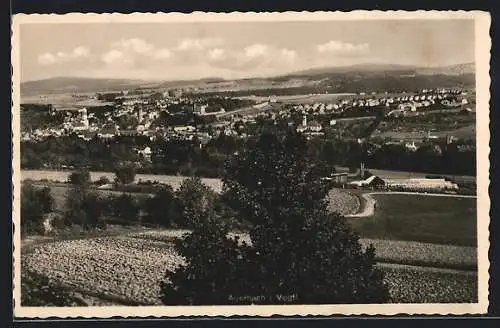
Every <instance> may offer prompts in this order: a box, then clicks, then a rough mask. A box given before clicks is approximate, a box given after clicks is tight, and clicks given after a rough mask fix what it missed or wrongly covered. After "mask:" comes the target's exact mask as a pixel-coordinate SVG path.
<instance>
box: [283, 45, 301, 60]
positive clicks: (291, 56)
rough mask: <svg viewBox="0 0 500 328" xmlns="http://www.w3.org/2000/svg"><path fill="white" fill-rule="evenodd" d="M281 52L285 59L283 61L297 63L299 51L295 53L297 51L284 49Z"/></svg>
mask: <svg viewBox="0 0 500 328" xmlns="http://www.w3.org/2000/svg"><path fill="white" fill-rule="evenodd" d="M280 52H281V56H282V57H283V59H284V60H286V61H287V62H289V63H293V62H295V61H296V60H297V58H298V54H297V51H295V50H290V49H286V48H283V49H281V50H280Z"/></svg>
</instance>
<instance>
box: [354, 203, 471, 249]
mask: <svg viewBox="0 0 500 328" xmlns="http://www.w3.org/2000/svg"><path fill="white" fill-rule="evenodd" d="M373 197H375V199H376V201H377V206H376V210H375V215H374V216H372V217H367V218H352V219H349V221H350V223H351V225H352V226H353V228H354V229H355V230H357V231H358V232H359V233H360V235H361V236H362V237H364V238H375V239H389V240H406V241H418V242H426V243H434V244H450V245H461V246H476V245H477V236H476V224H477V219H476V200H475V199H474V198H454V197H432V196H425V195H381V194H378V195H374V196H373Z"/></svg>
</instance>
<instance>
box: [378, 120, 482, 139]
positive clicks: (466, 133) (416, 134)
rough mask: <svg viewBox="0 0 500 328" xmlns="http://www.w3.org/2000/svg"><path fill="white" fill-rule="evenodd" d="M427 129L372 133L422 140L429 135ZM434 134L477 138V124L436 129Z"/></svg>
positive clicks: (379, 135)
mask: <svg viewBox="0 0 500 328" xmlns="http://www.w3.org/2000/svg"><path fill="white" fill-rule="evenodd" d="M427 131H428V130H427V129H424V128H420V129H418V131H412V130H404V131H394V130H391V131H384V132H375V133H373V134H372V137H380V138H391V139H395V140H400V139H402V140H405V139H415V140H421V139H424V138H426V137H427ZM431 135H432V136H436V137H438V138H444V137H446V136H453V137H455V138H462V139H475V138H476V126H475V124H471V125H467V126H464V127H460V128H457V129H454V130H440V131H434V132H432V133H431Z"/></svg>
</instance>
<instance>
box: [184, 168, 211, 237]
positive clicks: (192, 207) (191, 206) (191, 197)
mask: <svg viewBox="0 0 500 328" xmlns="http://www.w3.org/2000/svg"><path fill="white" fill-rule="evenodd" d="M176 196H177V198H178V200H179V205H180V212H181V216H180V218H181V220H182V221H181V222H177V223H178V224H179V225H180V226H182V227H186V228H194V227H195V226H196V225H197V224H198V223H199V222H200V220H201V219H202V218H203V217H204V216H205V215H206V212H208V211H210V210H212V209H214V208H215V206H216V198H217V195H216V193H215V192H214V191H213V190H212V189H210V187H208V186H206V185H205V184H203V182H202V181H201V179H200V178H199V177H191V178H186V179H184V181H183V182H182V184H181V186H180V188H179V190H177V192H176Z"/></svg>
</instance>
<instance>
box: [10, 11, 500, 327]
mask: <svg viewBox="0 0 500 328" xmlns="http://www.w3.org/2000/svg"><path fill="white" fill-rule="evenodd" d="M283 16H287V17H283ZM352 16H355V17H352ZM78 19H80V20H85V22H86V23H91V22H95V23H98V22H100V23H120V22H122V23H133V22H141V21H144V22H150V23H154V22H158V23H160V22H163V23H175V22H193V21H197V22H199V21H200V19H202V21H204V22H216V21H217V22H220V21H228V22H229V21H232V22H237V21H318V20H325V21H326V20H363V19H370V20H375V19H384V20H388V19H391V20H392V19H475V20H476V38H475V42H476V43H477V42H478V30H477V24H478V22H480V23H481V24H483V25H486V26H487V28H488V31H489V27H490V23H491V18H490V15H489V13H488V12H484V11H476V10H473V11H464V10H460V11H452V10H450V11H437V10H431V11H425V10H416V11H404V10H389V11H381V10H374V11H369V10H353V11H346V12H342V11H336V12H325V11H316V12H309V11H301V12H292V11H286V12H230V13H214V12H201V11H194V12H192V13H178V12H174V13H162V12H157V13H139V12H135V13H129V14H122V13H102V14H97V13H69V14H64V15H59V14H16V15H14V16H13V17H12V25H11V59H12V63H11V69H12V112H11V114H12V169H13V171H12V190H13V206H12V210H13V232H14V238H13V244H12V247H13V264H14V270H13V271H14V274H13V307H14V316H16V317H17V318H32V319H42V318H43V319H46V318H58V319H61V318H80V319H82V318H102V319H110V318H115V319H118V318H159V317H175V318H193V317H211V318H216V317H225V318H229V317H276V316H279V317H288V316H299V317H305V316H309V317H310V316H332V315H337V316H340V317H343V316H351V315H363V316H374V315H383V316H395V315H474V314H484V313H486V312H487V308H488V283H489V279H486V281H485V280H484V277H483V278H480V276H481V275H484V274H486V278H488V276H489V274H488V273H489V258H488V249H489V238H486V239H485V238H484V236H483V237H482V238H478V242H479V243H480V245H479V247H478V262H479V264H480V268H479V270H478V279H479V284H478V285H479V286H478V288H479V291H478V292H479V293H478V297H479V302H478V303H473V304H441V303H439V304H380V305H378V304H367V305H365V304H363V305H357V304H352V305H313V306H312V305H299V306H294V305H282V306H201V307H183V306H176V307H140V308H138V307H114V306H113V307H85V308H81V307H75V308H60V307H59V308H58V307H53V308H40V307H22V306H16V300H17V303H18V304H19V302H20V288H19V287H18V288H16V285H17V286H19V283H20V249H19V248H16V247H15V245H16V242H17V243H19V242H20V232H19V229H15V227H16V224H17V225H19V210H20V208H19V205H20V199H19V196H20V195H19V185H20V176H19V175H20V167H19V164H20V159H19V155H20V154H19V151H20V149H19V147H20V143H19V140H20V139H19V128H20V127H19V105H20V103H19V99H20V98H19V96H20V95H19V92H20V85H19V83H18V81H19V65H18V64H19V58H18V56H19V49H18V39H17V38H18V37H19V25H20V24H33V23H49V24H50V23H76V22H75V20H78ZM80 22H81V21H80ZM483 29H484V26H483ZM481 32H483V33H484V32H485V31H484V30H482V31H481ZM486 35H487V36H488V37H486ZM480 37H481V38H483V39H485V40H482V42H486V47H489V49H490V50H489V51H486V53H487V56H488V60H487V61H485V58H482V57H484V55H483V56H481V57H478V56H477V55H478V46H477V44H476V86H478V84H485V83H487V85H490V75H489V67H490V66H489V64H490V60H489V59H490V51H491V39H490V34H489V33H487V34H484V35H480ZM486 39H487V40H486ZM483 50H484V49H483ZM481 60H483V61H485V63H487V65H488V66H487V67H488V70H486V75H485V76H481V75H482V74H478V73H480V69H479V68H478V63H480V61H481ZM485 63H481V64H482V65H485ZM478 75H479V77H478ZM480 79H483V80H482V81H481V82H479V80H480ZM477 90H480V88H477V87H476V92H477ZM480 94H481V100H480V103H489V99H490V88H489V87H488V88H484V87H483V88H482V89H481V93H480ZM486 95H487V97H486ZM483 98H486V99H487V101H486V99H483ZM478 99H479V98H478ZM488 107H489V105H488ZM488 113H489V110H488ZM487 120H488V121H487V122H488V124H487V125H488V126H489V116H488V118H487ZM476 133H477V134H478V136H479V130H478V129H476ZM483 134H484V133H483ZM483 138H486V139H488V143H486V145H487V147H488V152H487V154H486V159H487V160H488V168H489V159H488V155H489V150H490V149H489V129H488V133H486V134H485V135H484V136H483ZM483 146H484V145H483ZM480 157H481V156H480V155H479V154H478V155H477V159H478V162H479V160H480V159H481V158H480ZM478 164H479V163H478ZM480 173H481V170H479V165H478V174H480ZM488 173H489V170H488ZM483 178H484V177H483ZM478 182H479V180H478ZM484 182H487V184H486V186H485V187H486V190H488V185H489V177H488V176H487V177H486V179H485V181H483V183H484ZM483 183H481V185H482V184H483ZM483 188H484V186H483ZM483 188H481V189H480V188H479V184H478V196H479V194H480V193H482V192H484V189H483ZM486 195H487V196H488V197H486V198H487V200H488V201H487V205H488V206H487V207H488V210H487V213H489V210H490V202H489V194H488V192H487V193H486ZM479 198H480V197H478V199H479ZM483 198H484V197H483ZM478 207H479V206H478ZM487 216H488V218H489V215H487ZM478 222H480V220H479V212H478ZM483 225H484V224H483ZM486 227H487V229H486V231H487V234H488V236H489V229H488V228H489V219H488V224H487V225H486ZM478 228H480V227H478ZM480 230H481V229H478V234H479V233H481V231H480ZM479 248H485V249H486V262H484V254H483V253H484V251H483V252H480V251H479ZM479 255H483V256H479ZM481 262H484V264H481ZM485 269H486V271H484V270H485ZM481 273H482V274H481ZM481 282H483V283H481ZM484 282H486V284H485V283H484ZM481 286H482V287H483V288H481ZM484 287H486V289H485V288H484ZM481 292H482V293H483V294H484V293H486V295H485V296H486V302H484V295H483V298H481V295H480V294H481ZM360 308H362V310H360ZM224 309H225V310H224ZM183 310H184V311H183ZM299 310H302V311H299ZM41 312H44V313H41ZM140 312H142V313H140Z"/></svg>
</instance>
